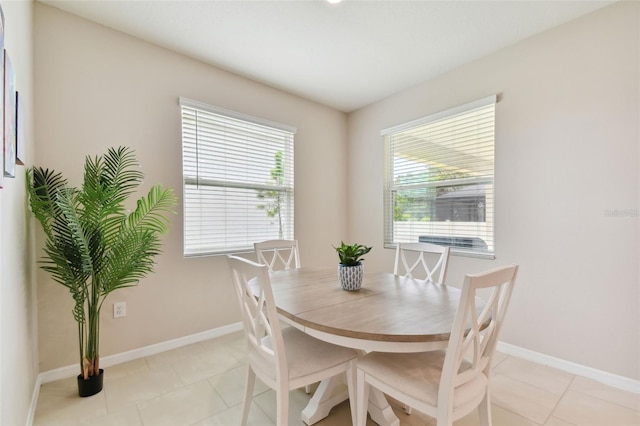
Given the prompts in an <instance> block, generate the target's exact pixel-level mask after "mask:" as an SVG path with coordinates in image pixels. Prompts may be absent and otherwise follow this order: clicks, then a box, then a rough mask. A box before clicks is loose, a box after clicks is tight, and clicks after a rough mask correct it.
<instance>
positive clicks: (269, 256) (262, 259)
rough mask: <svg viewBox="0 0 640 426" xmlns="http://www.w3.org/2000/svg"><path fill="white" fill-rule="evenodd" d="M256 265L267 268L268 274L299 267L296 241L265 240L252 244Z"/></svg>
mask: <svg viewBox="0 0 640 426" xmlns="http://www.w3.org/2000/svg"><path fill="white" fill-rule="evenodd" d="M253 247H254V248H255V251H256V256H257V258H258V263H262V264H264V265H267V266H268V267H269V272H273V271H275V270H279V269H294V268H296V269H297V268H299V267H300V252H299V251H298V241H297V240H267V241H262V242H259V243H253Z"/></svg>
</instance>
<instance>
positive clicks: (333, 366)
mask: <svg viewBox="0 0 640 426" xmlns="http://www.w3.org/2000/svg"><path fill="white" fill-rule="evenodd" d="M227 259H228V260H227V261H228V264H229V268H230V270H231V278H232V281H233V284H234V287H235V290H236V296H237V300H238V303H239V304H240V310H241V311H242V322H243V325H244V330H245V335H246V337H247V341H248V346H249V352H248V354H249V368H248V372H247V381H246V389H245V393H244V401H243V408H242V422H241V424H242V426H244V425H246V423H247V418H248V415H249V407H250V405H251V400H252V395H253V387H254V384H255V379H256V376H257V377H258V379H260V380H261V381H262V382H264V383H265V384H266V385H267V386H269V387H270V388H271V389H274V390H275V391H276V401H277V415H276V417H277V420H276V424H277V425H279V426H281V425H282V426H286V425H287V424H288V420H289V391H291V390H293V389H297V388H301V387H303V386H306V385H309V384H311V383H315V382H318V381H320V380H323V379H326V378H330V377H333V376H336V375H338V374H342V373H345V372H346V373H347V386H348V388H349V390H348V391H349V400H350V401H351V417H352V421H353V423H354V424H355V421H356V411H355V374H356V373H355V371H356V370H355V363H356V360H357V357H358V353H357V352H356V351H355V350H353V349H349V348H345V347H342V346H336V345H333V344H330V343H327V342H323V341H321V340H318V339H316V338H314V337H311V336H309V335H307V334H305V333H303V332H302V331H300V330H298V329H297V328H295V327H286V328H281V327H280V321H279V318H278V313H277V312H276V306H275V303H274V299H273V292H272V289H271V281H270V279H269V270H268V267H267V266H266V265H261V264H258V263H255V262H252V261H250V260H247V259H243V258H240V257H236V256H228V257H227ZM252 279H255V283H256V288H255V291H254V290H252V289H251V288H250V286H249V281H250V280H252Z"/></svg>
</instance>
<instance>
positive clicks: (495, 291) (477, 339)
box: [438, 265, 518, 410]
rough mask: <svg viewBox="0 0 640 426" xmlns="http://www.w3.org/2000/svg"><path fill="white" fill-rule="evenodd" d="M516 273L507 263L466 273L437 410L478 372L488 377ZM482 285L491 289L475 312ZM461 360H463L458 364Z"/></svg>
mask: <svg viewBox="0 0 640 426" xmlns="http://www.w3.org/2000/svg"><path fill="white" fill-rule="evenodd" d="M517 273H518V266H517V265H510V266H503V267H500V268H495V269H492V270H489V271H486V272H482V273H479V274H471V275H467V276H466V277H465V280H464V284H463V286H462V294H461V297H460V305H459V306H458V310H457V312H456V317H455V320H454V323H453V328H452V330H451V336H450V337H449V345H448V347H447V353H446V355H445V360H444V365H443V368H442V376H441V378H440V389H439V393H438V405H439V407H438V410H440V409H448V408H450V407H448V405H449V404H452V403H453V392H454V390H455V388H456V387H458V386H461V385H463V384H464V383H467V382H469V381H470V380H471V379H473V378H474V377H477V375H478V374H484V375H485V376H486V377H487V379H488V378H489V375H490V372H491V358H492V357H493V353H494V352H495V349H496V344H497V342H498V334H499V333H500V328H501V327H502V322H503V320H504V316H505V313H506V311H507V306H508V305H509V300H510V298H511V293H512V291H513V285H514V283H515V280H516V275H517ZM485 288H486V289H490V290H491V291H490V295H489V297H488V299H487V300H486V304H485V305H484V308H483V309H482V311H481V312H480V313H478V309H477V303H478V301H477V300H476V293H477V291H478V290H479V289H485ZM463 361H466V362H465V365H464V366H463V367H462V368H461V366H462V364H463ZM467 362H468V363H469V364H467ZM441 401H442V402H445V403H444V404H443V406H440V402H441Z"/></svg>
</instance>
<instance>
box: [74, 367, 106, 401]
mask: <svg viewBox="0 0 640 426" xmlns="http://www.w3.org/2000/svg"><path fill="white" fill-rule="evenodd" d="M103 377H104V370H103V369H102V368H101V369H100V374H98V375H97V376H89V378H88V379H87V380H85V379H84V378H83V377H82V374H79V375H78V395H80V396H81V397H86V396H91V395H95V394H97V393H99V392H100V391H101V390H102V378H103Z"/></svg>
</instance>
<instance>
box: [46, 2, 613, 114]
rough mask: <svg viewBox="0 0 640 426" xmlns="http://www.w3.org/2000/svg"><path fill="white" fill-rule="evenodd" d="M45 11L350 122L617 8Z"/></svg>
mask: <svg viewBox="0 0 640 426" xmlns="http://www.w3.org/2000/svg"><path fill="white" fill-rule="evenodd" d="M40 1H41V2H42V3H46V4H48V5H51V6H54V7H57V8H59V9H62V10H65V11H68V12H71V13H74V14H76V15H79V16H82V17H84V18H86V19H89V20H92V21H95V22H98V23H100V24H103V25H105V26H107V27H110V28H114V29H116V30H119V31H122V32H125V33H128V34H131V35H133V36H135V37H138V38H140V39H142V40H146V41H149V42H151V43H154V44H156V45H159V46H163V47H166V48H168V49H171V50H174V51H176V52H180V53H182V54H184V55H186V56H190V57H193V58H196V59H198V60H201V61H203V62H206V63H209V64H212V65H215V66H217V67H219V68H222V69H226V70H228V71H231V72H234V73H236V74H239V75H242V76H244V77H248V78H250V79H253V80H256V81H259V82H262V83H265V84H268V85H270V86H273V87H277V88H280V89H283V90H286V91H288V92H291V93H294V94H297V95H300V96H302V97H305V98H308V99H312V100H314V101H317V102H320V103H322V104H325V105H328V106H331V107H334V108H336V109H338V110H341V111H345V112H350V111H353V110H355V109H358V108H360V107H362V106H365V105H367V104H369V103H372V102H375V101H377V100H380V99H383V98H385V97H387V96H389V95H391V94H393V93H396V92H398V91H400V90H403V89H406V88H408V87H411V86H414V85H416V84H418V83H420V82H423V81H426V80H428V79H431V78H434V77H436V76H438V75H440V74H442V73H445V72H447V71H449V70H451V69H454V68H456V67H458V66H460V65H462V64H465V63H467V62H470V61H473V60H474V59H477V58H479V57H482V56H484V55H487V54H489V53H491V52H494V51H496V50H499V49H501V48H503V47H506V46H509V45H512V44H514V43H516V42H518V41H520V40H522V39H524V38H527V37H529V36H532V35H534V34H536V33H540V32H542V31H545V30H547V29H549V28H552V27H554V26H557V25H560V24H562V23H564V22H568V21H570V20H572V19H575V18H577V17H579V16H581V15H584V14H586V13H589V12H591V11H593V10H595V9H598V8H601V7H603V6H606V5H608V4H610V3H613V1H611V0H606V1H575V0H574V1H559V0H550V1H546V0H535V1H479V0H475V1H451V0H449V1H404V0H395V1H357V0H344V1H343V2H342V3H340V4H337V5H332V4H329V3H327V2H325V1H323V0H313V1H311V0H309V1H305V0H297V1H296V0H290V1H265V0H263V1H239V0H237V1H212V0H208V1H206V0H199V1H198V0H191V1H185V0H182V1H163V0H155V1H133V0H129V1H114V0H106V1H105V0H81V1H73V0H71V1H70V0H63V1H60V0H40Z"/></svg>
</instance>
